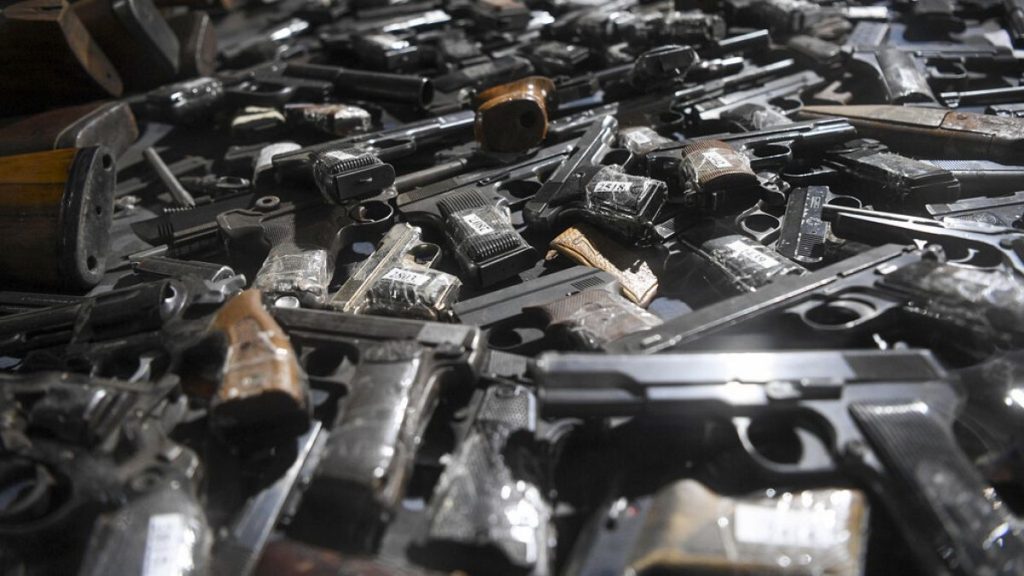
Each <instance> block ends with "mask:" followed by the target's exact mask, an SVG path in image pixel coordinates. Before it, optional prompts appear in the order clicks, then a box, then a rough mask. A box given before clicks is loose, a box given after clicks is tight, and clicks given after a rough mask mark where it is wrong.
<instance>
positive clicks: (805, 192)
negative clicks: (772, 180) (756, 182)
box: [735, 174, 863, 266]
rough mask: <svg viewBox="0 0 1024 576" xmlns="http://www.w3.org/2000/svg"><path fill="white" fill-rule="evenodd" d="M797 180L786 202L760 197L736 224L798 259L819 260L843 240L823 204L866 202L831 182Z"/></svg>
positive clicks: (806, 262)
mask: <svg viewBox="0 0 1024 576" xmlns="http://www.w3.org/2000/svg"><path fill="white" fill-rule="evenodd" d="M787 176H788V174H787ZM794 180H798V179H796V178H794ZM793 184H794V185H796V186H797V187H795V188H792V189H791V190H790V191H789V195H788V197H787V198H786V204H785V205H784V206H775V205H769V204H767V203H765V202H764V201H760V202H758V203H757V204H755V205H754V206H752V207H751V208H749V209H747V210H744V211H743V212H742V213H740V215H739V216H737V217H736V220H735V224H736V226H737V227H738V228H739V229H740V230H741V231H742V232H743V233H744V234H746V235H747V236H749V237H751V238H753V239H754V240H757V241H758V242H760V243H762V244H764V245H766V246H771V247H773V248H775V250H776V251H778V252H779V253H780V254H782V255H783V256H785V257H786V258H789V259H790V260H793V261H794V262H797V263H799V264H802V265H805V266H806V265H814V264H818V263H820V262H821V261H822V260H823V259H825V258H826V257H827V256H828V255H830V251H831V250H830V249H831V248H834V247H837V246H838V245H839V244H841V239H839V238H836V237H835V236H834V235H833V234H832V233H831V231H830V230H829V224H828V222H826V221H825V220H824V219H823V217H822V209H823V207H824V206H825V205H826V204H840V205H843V206H852V207H854V208H860V207H862V206H863V203H861V201H860V200H858V199H857V198H855V197H853V196H846V195H842V194H835V193H834V192H832V190H831V189H830V188H829V187H828V186H822V185H820V184H816V183H812V182H805V181H802V180H798V181H793ZM783 238H784V239H783Z"/></svg>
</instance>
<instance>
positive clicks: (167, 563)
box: [142, 514, 195, 576]
mask: <svg viewBox="0 0 1024 576" xmlns="http://www.w3.org/2000/svg"><path fill="white" fill-rule="evenodd" d="M194 539H195V535H194V534H192V530H191V529H190V528H189V526H188V523H187V522H186V521H185V517H184V516H183V515H181V514H157V515H156V516H153V517H151V518H150V519H149V531H148V533H147V534H146V552H145V556H144V558H143V566H142V574H143V576H181V574H185V573H187V572H189V571H191V570H192V542H193V540H194Z"/></svg>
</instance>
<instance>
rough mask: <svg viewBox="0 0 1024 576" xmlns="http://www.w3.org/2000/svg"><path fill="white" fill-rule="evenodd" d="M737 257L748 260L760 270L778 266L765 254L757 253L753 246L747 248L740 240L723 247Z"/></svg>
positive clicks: (775, 261)
mask: <svg viewBox="0 0 1024 576" xmlns="http://www.w3.org/2000/svg"><path fill="white" fill-rule="evenodd" d="M725 246H726V248H729V249H730V250H732V251H733V252H734V253H736V254H737V255H738V256H742V257H744V258H746V259H747V260H750V261H751V262H753V263H754V264H757V265H758V266H760V267H761V268H766V269H767V268H774V267H776V266H778V265H779V261H778V260H776V259H775V258H772V257H771V256H769V255H767V254H763V253H761V252H758V251H757V249H756V248H754V247H753V246H748V245H746V244H744V243H743V242H742V241H740V240H734V241H732V242H729V243H728V244H726V245H725Z"/></svg>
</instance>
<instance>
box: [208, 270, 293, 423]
mask: <svg viewBox="0 0 1024 576" xmlns="http://www.w3.org/2000/svg"><path fill="white" fill-rule="evenodd" d="M211 329H212V330H214V331H219V332H221V333H223V334H224V335H225V336H226V337H227V343H228V349H227V356H226V358H225V361H224V371H223V378H222V380H221V383H220V387H219V388H218V389H217V392H216V394H215V395H214V397H213V399H212V400H211V405H210V410H211V420H212V424H213V426H214V428H215V429H217V430H218V431H219V432H221V433H222V435H223V436H225V437H226V438H231V439H237V440H240V441H242V440H245V439H246V438H247V437H249V439H252V440H254V441H258V439H261V438H264V437H266V438H271V439H273V440H275V441H280V440H282V439H283V438H288V437H289V436H292V435H298V434H301V433H302V432H304V431H305V430H306V429H307V427H308V426H309V417H310V415H309V397H308V396H309V393H308V384H307V382H306V376H305V374H304V373H303V371H302V369H301V368H300V367H299V362H298V359H297V358H296V356H295V351H294V350H293V349H292V346H291V343H290V342H289V340H288V336H287V335H286V334H285V333H284V330H282V329H281V326H279V325H278V323H277V321H275V320H274V318H273V317H272V316H271V315H270V313H269V312H267V309H266V308H265V307H264V306H263V302H262V298H261V295H260V292H259V290H254V289H250V290H246V291H244V292H242V293H240V294H238V295H237V296H235V297H234V298H232V299H231V300H229V301H228V303H227V304H225V305H224V306H223V307H221V309H220V311H219V312H218V313H217V315H216V317H215V318H214V320H213V323H212V325H211Z"/></svg>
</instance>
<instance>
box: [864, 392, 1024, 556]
mask: <svg viewBox="0 0 1024 576" xmlns="http://www.w3.org/2000/svg"><path fill="white" fill-rule="evenodd" d="M850 413H851V414H852V416H853V419H854V420H855V421H856V423H857V425H858V427H859V428H860V429H861V431H862V432H863V434H864V436H865V438H866V439H867V441H868V443H869V444H870V446H871V448H872V449H873V452H874V454H875V455H876V456H877V458H878V460H879V461H880V463H881V466H882V469H883V470H884V471H885V472H884V481H885V482H886V486H885V488H884V489H883V493H884V494H885V495H886V497H887V498H888V500H889V503H890V504H891V505H892V506H895V507H896V508H897V512H898V513H897V514H894V517H895V518H897V519H902V521H904V522H906V523H908V524H909V523H911V522H912V523H913V525H912V526H909V525H905V526H904V528H905V530H904V531H905V532H906V533H907V534H908V535H909V536H910V538H909V540H910V541H911V542H914V541H916V542H918V543H919V546H920V547H921V548H922V550H921V552H922V554H924V555H925V556H927V555H931V556H932V558H933V559H934V561H935V563H936V564H937V565H938V566H940V567H941V568H944V569H947V570H949V571H950V572H952V573H956V574H1021V573H1024V536H1022V534H1021V532H1020V529H1019V528H1018V527H1016V524H1017V523H1016V522H1015V520H1014V519H1013V518H1012V517H1011V516H1010V514H1009V513H1008V512H1007V510H1006V507H1005V505H1003V503H1002V502H1001V501H1000V500H999V498H998V497H997V496H995V495H994V494H992V493H991V492H989V488H988V486H987V485H986V483H985V482H984V481H983V479H982V478H981V475H980V474H979V473H978V471H977V470H975V468H974V466H973V465H972V464H971V462H970V461H969V460H968V459H967V458H966V456H964V454H963V452H961V451H960V448H959V447H958V446H957V444H956V440H955V439H954V437H953V433H952V430H951V428H952V426H951V424H950V423H948V422H943V421H942V420H941V419H940V417H939V415H938V414H937V412H936V410H935V408H934V407H933V406H930V405H928V404H927V403H925V402H924V401H921V400H917V401H906V402H900V403H876V402H860V403H856V404H853V405H851V406H850Z"/></svg>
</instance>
